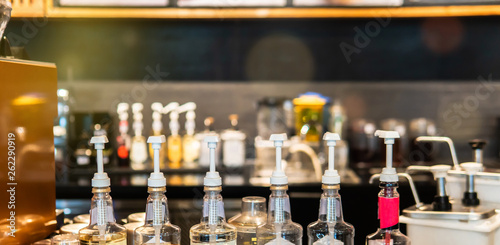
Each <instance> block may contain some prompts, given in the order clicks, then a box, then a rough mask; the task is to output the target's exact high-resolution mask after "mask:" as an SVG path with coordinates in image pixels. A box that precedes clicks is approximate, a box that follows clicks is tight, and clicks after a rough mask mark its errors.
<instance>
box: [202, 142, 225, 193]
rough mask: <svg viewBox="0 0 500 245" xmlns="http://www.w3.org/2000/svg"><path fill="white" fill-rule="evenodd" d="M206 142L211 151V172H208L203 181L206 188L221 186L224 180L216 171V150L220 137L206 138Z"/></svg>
mask: <svg viewBox="0 0 500 245" xmlns="http://www.w3.org/2000/svg"><path fill="white" fill-rule="evenodd" d="M204 142H206V143H207V145H208V148H209V150H210V171H208V172H207V175H206V176H205V178H204V179H203V184H204V185H205V186H221V185H222V179H221V177H220V175H219V172H217V171H215V148H216V147H217V142H219V137H217V136H215V135H213V136H206V137H205V139H204Z"/></svg>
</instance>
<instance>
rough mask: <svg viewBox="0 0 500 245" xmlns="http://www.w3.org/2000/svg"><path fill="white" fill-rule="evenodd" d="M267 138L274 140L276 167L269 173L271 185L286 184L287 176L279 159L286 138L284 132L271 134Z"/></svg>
mask: <svg viewBox="0 0 500 245" xmlns="http://www.w3.org/2000/svg"><path fill="white" fill-rule="evenodd" d="M269 140H270V141H274V146H275V147H276V169H275V170H274V171H273V174H272V175H271V185H287V184H288V177H287V176H286V175H285V171H283V167H282V160H281V157H282V156H281V148H282V147H283V141H285V140H287V137H286V134H285V133H283V134H272V135H271V137H270V138H269Z"/></svg>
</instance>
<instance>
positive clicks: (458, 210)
mask: <svg viewBox="0 0 500 245" xmlns="http://www.w3.org/2000/svg"><path fill="white" fill-rule="evenodd" d="M495 213H496V212H495V208H494V207H491V206H489V205H479V206H477V207H464V206H462V205H461V204H460V203H452V208H451V210H450V211H434V210H433V209H432V205H431V204H426V205H424V206H422V207H420V208H417V207H415V206H411V207H409V208H407V209H404V210H403V215H404V216H406V217H409V218H416V219H439V220H443V219H444V220H465V221H469V220H482V219H487V218H489V217H491V216H493V215H495Z"/></svg>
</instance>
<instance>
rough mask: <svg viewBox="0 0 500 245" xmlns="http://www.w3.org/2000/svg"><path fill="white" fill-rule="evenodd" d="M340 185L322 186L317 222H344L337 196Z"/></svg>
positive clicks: (338, 196)
mask: <svg viewBox="0 0 500 245" xmlns="http://www.w3.org/2000/svg"><path fill="white" fill-rule="evenodd" d="M339 189H340V185H338V184H337V185H323V194H322V195H321V200H320V206H319V220H321V221H325V222H337V221H344V217H343V214H342V202H341V200H340V195H339Z"/></svg>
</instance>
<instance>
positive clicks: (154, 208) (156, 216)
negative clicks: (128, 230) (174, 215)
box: [145, 187, 169, 226]
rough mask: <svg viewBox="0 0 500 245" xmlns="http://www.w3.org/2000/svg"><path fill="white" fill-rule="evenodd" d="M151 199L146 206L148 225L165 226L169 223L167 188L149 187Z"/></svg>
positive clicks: (149, 198)
mask: <svg viewBox="0 0 500 245" xmlns="http://www.w3.org/2000/svg"><path fill="white" fill-rule="evenodd" d="M148 192H149V197H148V201H147V204H146V221H145V223H146V225H152V226H156V225H163V224H165V223H168V221H169V216H168V206H167V197H166V196H165V187H149V188H148Z"/></svg>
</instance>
